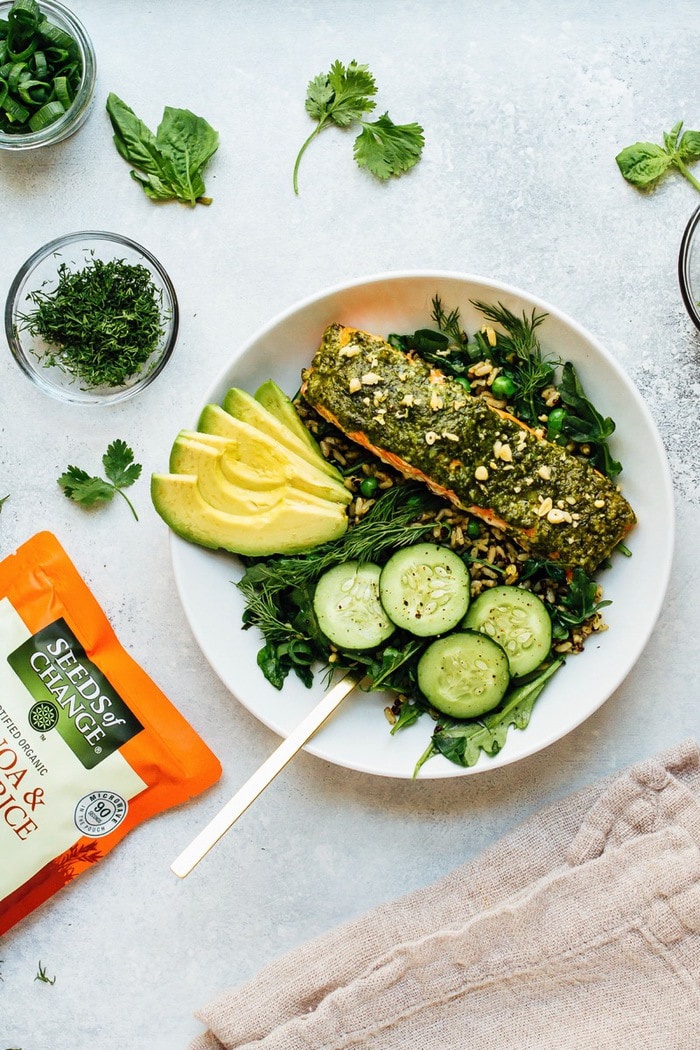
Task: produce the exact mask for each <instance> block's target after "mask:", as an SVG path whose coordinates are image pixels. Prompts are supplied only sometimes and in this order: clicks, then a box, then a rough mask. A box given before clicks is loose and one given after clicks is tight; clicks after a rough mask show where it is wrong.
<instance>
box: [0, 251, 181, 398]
mask: <svg viewBox="0 0 700 1050" xmlns="http://www.w3.org/2000/svg"><path fill="white" fill-rule="evenodd" d="M90 255H91V258H89V259H88V260H87V263H86V265H85V266H84V267H83V268H82V269H77V270H70V269H69V267H68V264H67V263H65V262H63V263H61V264H60V265H59V267H58V276H57V283H56V287H55V288H53V289H52V290H50V291H45V290H44V289H43V288H38V289H35V290H34V291H32V292H30V293H29V295H28V296H27V298H28V299H29V300H30V302H32V303H33V304H34V306H35V309H34V310H32V311H30V312H27V313H25V314H21V315H20V317H19V325H20V327H21V328H23V329H25V330H26V331H28V332H29V334H30V335H32V336H34V337H37V336H39V337H40V338H41V339H43V340H44V342H45V343H46V344H47V346H48V347H49V349H48V351H47V352H46V353H45V355H44V362H45V364H46V365H47V366H53V365H56V366H58V367H59V368H61V369H62V370H63V371H64V372H67V373H69V374H71V375H73V376H75V377H76V378H78V379H80V380H82V381H83V383H84V384H85V385H86V386H87V387H99V386H108V387H118V386H122V385H123V384H124V383H126V381H127V380H128V379H130V378H131V377H132V376H133V375H135V374H136V373H137V372H139V371H140V370H141V369H142V367H143V366H144V365H145V363H146V362H147V361H148V359H149V358H150V356H151V354H152V353H153V352H154V351H155V350H156V349H157V348H158V345H159V342H160V339H161V337H162V334H163V316H162V293H161V291H160V290H159V289H158V288H157V287H156V285H155V284H154V282H153V278H152V275H151V273H150V271H149V270H148V268H147V267H146V266H144V265H142V264H141V263H136V264H133V263H128V262H126V261H125V260H124V259H109V260H107V261H105V260H103V259H98V258H95V257H94V253H92V252H91V253H90Z"/></svg>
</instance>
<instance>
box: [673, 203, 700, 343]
mask: <svg viewBox="0 0 700 1050" xmlns="http://www.w3.org/2000/svg"><path fill="white" fill-rule="evenodd" d="M699 226H700V208H696V209H695V211H694V212H693V214H692V215H691V216H690V221H689V222H688V225H687V226H686V228H685V231H684V233H683V237H682V240H681V250H680V253H679V255H678V280H679V281H680V285H681V295H682V296H683V302H684V303H685V307H686V310H687V311H688V313H689V314H690V318H691V320H692V321H693V323H694V324H695V326H696V328H698V329H700V240H699V234H698V227H699Z"/></svg>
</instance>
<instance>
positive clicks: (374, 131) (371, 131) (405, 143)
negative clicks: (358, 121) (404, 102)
mask: <svg viewBox="0 0 700 1050" xmlns="http://www.w3.org/2000/svg"><path fill="white" fill-rule="evenodd" d="M424 143H425V139H424V137H423V129H422V127H421V126H420V125H419V124H394V123H393V121H392V120H391V119H390V117H389V114H388V113H384V114H383V115H382V116H381V117H379V119H378V120H375V121H373V122H371V123H366V122H364V121H363V122H362V131H361V132H360V134H359V135H358V136H357V138H356V139H355V146H354V150H353V153H354V157H355V160H356V161H357V163H358V164H359V165H360V167H361V168H367V169H368V170H369V171H371V172H372V174H373V175H376V176H377V178H379V179H389V178H391V176H392V175H401V173H402V172H404V171H408V170H409V168H412V167H413V166H414V164H417V163H418V161H419V160H420V155H421V152H422V150H423V145H424Z"/></svg>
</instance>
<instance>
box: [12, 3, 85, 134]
mask: <svg viewBox="0 0 700 1050" xmlns="http://www.w3.org/2000/svg"><path fill="white" fill-rule="evenodd" d="M96 75H97V63H96V59H95V50H94V48H93V46H92V42H91V40H90V37H89V36H88V34H87V32H86V30H85V28H84V26H83V25H82V23H81V22H80V21H79V19H78V18H76V16H75V15H74V14H73V12H72V11H69V10H68V8H66V7H63V5H62V4H59V3H57V2H56V0H0V149H2V150H30V149H38V148H39V147H40V146H51V145H54V144H55V143H57V142H62V141H63V140H64V139H67V138H68V137H69V136H70V135H72V134H73V133H74V132H76V131H77V130H78V128H79V127H81V125H82V124H83V123H84V121H85V120H86V118H87V116H88V113H89V111H90V105H91V103H92V100H93V94H94V89H95V78H96Z"/></svg>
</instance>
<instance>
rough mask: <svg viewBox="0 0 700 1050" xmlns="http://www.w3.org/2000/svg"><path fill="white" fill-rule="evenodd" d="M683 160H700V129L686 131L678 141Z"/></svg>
mask: <svg viewBox="0 0 700 1050" xmlns="http://www.w3.org/2000/svg"><path fill="white" fill-rule="evenodd" d="M678 154H679V156H680V158H681V160H700V131H686V132H684V133H683V137H682V138H681V141H680V142H679V143H678Z"/></svg>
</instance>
